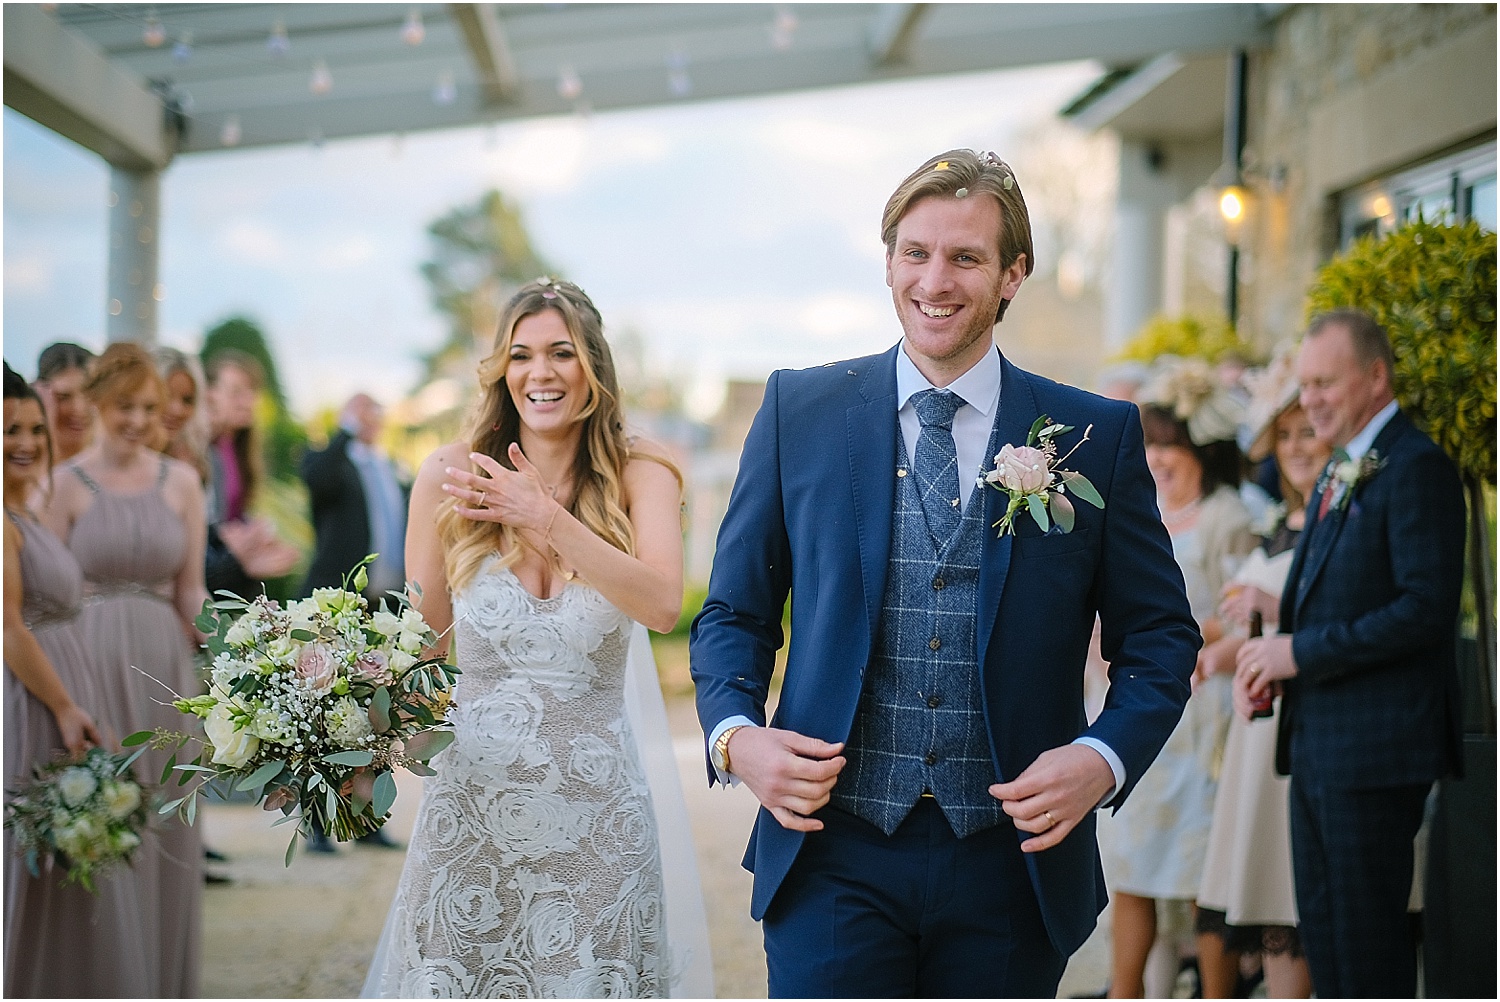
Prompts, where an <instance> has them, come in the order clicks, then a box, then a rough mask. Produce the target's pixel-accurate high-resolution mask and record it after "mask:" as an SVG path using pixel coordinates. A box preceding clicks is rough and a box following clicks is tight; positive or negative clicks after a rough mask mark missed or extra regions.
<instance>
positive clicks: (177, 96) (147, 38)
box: [41, 3, 798, 147]
mask: <svg viewBox="0 0 1500 1002" xmlns="http://www.w3.org/2000/svg"><path fill="white" fill-rule="evenodd" d="M41 6H42V8H43V9H44V10H48V11H54V10H56V8H57V7H58V6H59V5H58V4H55V3H44V4H42V5H41ZM80 6H84V7H89V8H91V9H92V10H95V11H97V12H100V13H104V14H107V15H108V16H110V17H114V18H117V19H119V20H123V21H126V22H131V23H135V24H139V26H140V30H141V42H142V44H144V45H145V46H146V47H147V48H149V49H162V48H164V47H167V46H170V52H171V58H172V61H173V62H174V63H176V64H177V65H179V66H187V65H189V64H191V63H192V61H193V58H194V53H195V49H194V45H195V33H194V31H193V30H192V29H191V28H189V27H185V26H181V25H176V24H173V23H172V21H173V20H175V18H174V16H173V14H172V12H171V10H170V8H166V15H165V17H164V16H163V14H162V12H161V11H159V10H158V8H156V7H154V6H153V7H148V8H147V9H146V11H145V13H144V15H143V14H141V12H140V8H139V7H137V6H134V5H130V6H116V5H105V4H99V5H93V4H88V5H80ZM554 6H559V7H560V6H564V5H563V4H556V5H554ZM797 28H798V19H797V15H796V13H795V12H794V11H793V10H792V7H791V5H789V4H775V5H773V7H772V16H771V22H770V24H769V25H768V26H767V31H768V36H769V43H770V45H771V47H772V48H773V49H774V50H776V51H778V52H785V51H787V50H788V49H790V48H792V46H793V44H794V41H795V36H796V32H797ZM396 34H397V37H398V38H399V40H400V42H401V43H402V44H403V45H406V46H408V47H411V48H416V47H419V46H421V45H422V43H423V42H424V41H425V40H426V38H427V26H426V25H425V24H424V23H423V18H422V8H421V7H420V6H412V7H410V8H408V9H407V12H406V16H405V18H404V19H403V20H402V21H401V23H400V25H399V27H398V28H397V31H396ZM198 44H207V40H204V41H203V42H201V43H198ZM292 49H293V38H292V33H291V32H289V31H288V29H287V24H286V21H285V20H284V19H282V18H275V19H273V20H272V21H271V23H270V25H269V27H268V29H267V34H266V40H265V56H264V57H262V58H263V59H269V60H271V61H273V62H279V61H283V60H288V59H291V58H292ZM239 58H248V57H245V56H239ZM253 61H254V62H257V63H259V62H261V61H262V60H259V59H257V60H253ZM691 68H692V62H691V58H690V56H689V54H688V52H687V51H686V50H685V49H684V48H683V47H681V46H680V45H676V46H674V47H673V48H672V49H671V50H670V51H668V52H667V54H666V56H665V59H664V65H663V69H664V71H665V76H666V85H667V90H668V92H669V93H670V94H671V95H672V96H673V97H676V98H686V97H689V96H691V95H692V93H693V77H692V73H691ZM334 70H335V66H334V65H331V64H330V62H329V60H328V59H327V57H326V56H324V55H322V54H318V55H316V56H314V57H313V58H312V60H311V62H310V64H309V70H308V78H307V90H308V93H310V94H312V95H313V96H314V97H327V96H328V95H330V94H333V93H334V90H335V74H334ZM154 85H155V86H156V87H157V89H158V91H159V92H161V93H162V94H163V99H164V101H166V102H167V103H168V104H169V106H170V107H171V108H172V109H173V110H175V111H176V112H178V113H180V114H181V115H184V116H185V115H189V114H190V113H191V111H192V107H193V99H192V95H191V94H190V93H189V92H188V91H186V90H185V89H182V88H178V87H175V86H173V85H171V84H170V82H167V83H165V84H163V83H162V82H160V81H158V82H155V84H154ZM556 89H557V95H558V97H560V98H562V99H563V100H564V101H566V102H568V103H569V104H570V105H571V106H572V108H573V111H574V112H575V113H576V114H578V115H580V116H587V115H588V114H590V112H591V102H590V101H589V97H588V93H587V88H586V86H585V82H584V80H583V78H582V76H581V75H580V74H579V71H578V69H577V67H576V66H575V65H574V64H573V63H569V62H562V63H560V64H559V65H558V67H557V71H556ZM430 97H431V100H432V103H433V104H434V105H435V106H437V107H440V108H442V107H447V106H449V105H452V104H454V103H455V102H456V101H457V100H458V98H459V79H458V76H457V75H456V74H455V73H454V71H453V69H452V68H449V67H443V68H442V69H440V70H439V71H438V73H437V76H436V78H435V80H434V81H433V84H432V88H431V91H430ZM218 138H219V144H220V145H221V146H224V147H234V146H238V145H239V144H240V142H241V141H242V140H243V139H244V127H243V125H242V123H241V119H240V115H239V114H238V113H236V112H234V111H229V112H226V113H225V114H224V116H223V118H222V119H221V120H220V122H219V132H218ZM308 140H309V142H310V143H312V145H313V146H315V147H317V146H321V145H322V143H323V134H322V132H321V130H319V129H317V128H316V127H314V128H312V129H310V130H309V133H308ZM398 142H399V140H398Z"/></svg>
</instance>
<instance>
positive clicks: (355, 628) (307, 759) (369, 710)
mask: <svg viewBox="0 0 1500 1002" xmlns="http://www.w3.org/2000/svg"><path fill="white" fill-rule="evenodd" d="M372 560H374V555H373V554H372V555H371V556H369V557H366V558H365V559H364V560H363V561H362V562H361V563H360V564H359V565H358V566H356V567H355V568H354V570H352V571H351V572H350V573H349V574H348V575H346V576H345V578H344V587H343V588H318V589H315V590H314V591H313V593H312V597H310V598H304V599H301V600H299V601H295V602H289V603H287V605H286V606H285V607H282V606H281V605H280V604H279V603H277V602H275V601H272V600H271V599H268V598H266V597H265V596H261V597H259V598H257V599H255V600H254V601H252V602H246V601H244V600H243V599H240V598H238V597H237V596H234V595H231V594H229V593H228V592H219V593H218V595H219V598H218V600H217V601H210V602H207V603H205V604H204V607H203V612H202V614H200V615H199V617H198V620H197V626H198V629H199V630H200V631H202V632H203V633H204V634H205V635H206V636H207V637H208V641H207V645H206V646H207V647H208V652H209V655H210V657H212V659H213V661H212V663H211V665H210V667H209V691H208V693H207V694H206V695H203V696H196V697H193V698H191V699H178V700H176V701H175V702H174V704H173V705H174V706H176V707H177V709H179V710H181V711H182V712H183V713H187V714H191V715H192V716H194V717H198V718H200V719H201V720H202V722H203V723H202V735H201V736H199V735H188V734H183V733H180V732H169V731H156V732H152V731H141V732H138V733H136V734H132V735H131V736H130V737H128V738H126V739H125V741H124V743H125V744H126V745H134V744H144V743H148V742H149V743H150V744H151V745H152V746H153V747H157V748H171V749H172V755H171V756H170V757H169V758H168V761H167V764H166V768H165V769H164V770H163V773H162V784H163V785H166V783H167V780H168V779H170V778H171V776H172V774H173V773H174V772H175V773H177V774H178V779H177V783H178V785H179V786H184V785H187V786H188V789H187V792H186V793H185V794H184V795H183V796H182V797H179V798H177V799H176V800H172V801H170V802H168V803H166V804H163V805H162V806H161V807H160V808H159V810H160V811H161V812H162V813H163V814H165V813H170V812H172V811H177V812H178V813H179V815H181V816H182V818H183V819H184V820H185V821H187V822H188V823H189V824H192V823H193V820H194V819H195V817H196V813H197V803H198V797H199V795H200V794H201V793H202V791H203V788H204V786H206V785H208V784H210V783H215V784H218V785H219V786H220V787H221V788H224V789H225V790H226V792H227V790H229V789H232V790H240V791H245V790H251V791H255V798H256V800H257V801H258V802H262V803H263V806H264V807H265V809H266V810H268V811H275V810H279V811H281V813H282V814H283V815H284V817H283V819H282V820H281V821H278V822H277V824H282V823H284V822H286V821H290V820H293V814H294V812H296V815H297V820H298V827H297V834H294V835H293V836H292V841H291V844H290V845H289V846H287V855H286V859H287V862H288V864H290V862H291V858H292V852H293V850H294V849H295V847H296V844H297V835H301V836H303V837H307V836H309V835H311V834H312V832H313V830H314V827H313V826H314V825H316V826H317V827H318V828H320V829H321V830H322V831H324V832H327V833H328V834H329V835H331V836H333V837H334V838H337V839H340V840H347V839H351V838H357V837H359V836H361V835H368V834H370V833H371V832H374V831H375V830H377V829H378V828H380V826H381V825H383V824H384V823H385V822H386V820H387V819H388V817H389V815H390V809H391V805H392V804H393V803H394V802H395V800H396V782H395V779H394V776H393V775H392V773H393V770H394V769H396V768H398V767H402V768H406V769H409V770H411V771H412V772H415V773H417V774H418V775H422V776H431V775H434V772H433V770H432V769H431V768H430V767H429V766H428V765H427V763H428V762H429V761H430V760H431V759H432V757H433V756H434V755H436V754H437V753H438V752H440V751H442V750H443V749H444V748H446V747H447V746H448V745H449V744H450V743H452V741H453V732H452V731H451V730H447V729H445V728H444V727H443V720H442V713H443V709H444V708H445V707H446V704H447V698H448V694H449V692H450V691H451V690H452V688H453V683H454V681H455V679H456V677H457V676H458V673H459V672H458V669H457V668H455V667H453V666H452V665H449V664H445V663H443V660H442V659H441V658H423V657H422V652H423V651H424V650H426V649H428V648H430V647H432V646H433V645H435V644H436V643H437V639H438V638H437V636H436V635H435V634H434V633H433V631H432V628H431V627H429V626H428V625H427V621H426V620H424V619H423V618H422V614H421V613H420V612H418V611H417V610H416V609H415V608H413V607H412V606H411V603H410V602H409V601H408V600H407V597H406V595H405V594H400V593H396V592H391V593H390V595H391V599H392V604H391V608H386V607H385V603H382V604H381V607H380V608H378V609H376V610H375V611H373V612H371V611H370V608H369V603H368V602H366V600H365V598H364V596H362V595H361V594H360V592H362V591H363V590H364V589H365V587H366V584H367V583H368V581H367V577H366V572H365V568H366V567H367V566H368V565H369V563H370V562H371V561H372ZM190 742H193V743H195V744H196V745H197V746H199V747H201V750H200V751H199V753H198V755H197V756H196V757H195V758H193V759H192V761H191V762H183V763H179V762H178V760H177V758H178V753H179V752H181V751H182V750H183V749H184V748H186V747H187V746H188V745H189V743H190ZM190 783H191V785H188V784H190Z"/></svg>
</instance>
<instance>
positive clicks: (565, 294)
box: [437, 278, 682, 593]
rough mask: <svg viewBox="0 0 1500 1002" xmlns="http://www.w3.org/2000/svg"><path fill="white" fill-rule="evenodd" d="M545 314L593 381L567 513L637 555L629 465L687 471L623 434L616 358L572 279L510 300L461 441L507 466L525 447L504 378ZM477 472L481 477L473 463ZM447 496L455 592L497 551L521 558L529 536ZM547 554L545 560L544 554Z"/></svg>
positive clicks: (440, 525)
mask: <svg viewBox="0 0 1500 1002" xmlns="http://www.w3.org/2000/svg"><path fill="white" fill-rule="evenodd" d="M543 310H556V311H557V312H558V313H559V314H560V315H561V316H562V318H563V323H565V324H566V325H567V328H568V333H569V334H570V335H571V336H572V338H573V344H574V346H575V348H577V349H578V358H579V361H580V363H581V365H582V367H583V374H584V379H585V380H586V381H587V383H588V388H589V397H588V400H587V402H586V403H585V404H584V407H583V410H581V411H580V412H579V414H578V417H577V418H576V419H575V420H577V421H579V422H580V423H582V424H583V434H582V435H580V436H579V441H578V454H577V455H576V456H575V457H574V460H573V470H572V481H573V496H572V499H571V501H570V502H569V504H568V511H569V512H570V513H572V515H573V516H574V517H575V518H577V519H578V520H579V521H580V522H582V523H583V524H584V525H586V526H588V527H589V529H590V530H592V531H593V532H594V533H595V534H596V535H597V536H599V537H600V538H601V539H603V540H604V541H605V542H607V543H609V544H610V545H611V546H614V547H616V548H618V549H620V550H623V551H624V552H626V553H630V554H632V555H633V554H634V553H635V533H634V531H633V530H632V528H631V525H630V518H629V517H628V516H627V514H626V511H625V505H626V502H627V499H626V497H625V489H624V477H625V464H626V463H628V462H629V461H630V460H631V459H633V458H641V459H650V460H653V461H655V462H658V463H661V464H662V465H663V466H665V467H667V469H669V470H671V471H672V473H673V475H674V476H676V477H677V481H678V484H679V486H680V485H681V483H682V474H681V472H680V471H678V469H677V467H676V466H675V465H673V463H672V462H671V461H670V460H669V459H667V458H666V457H665V456H660V455H657V454H655V453H651V452H644V451H641V450H638V449H634V448H632V443H631V442H630V441H629V440H627V439H626V437H625V425H624V420H623V412H622V409H621V406H620V385H619V381H618V378H617V377H616V375H615V361H614V356H613V355H611V354H610V350H609V344H608V342H606V341H605V340H604V320H603V318H602V317H600V315H599V310H598V309H597V308H596V307H595V306H594V304H593V302H592V301H591V300H590V299H589V297H588V296H587V294H585V293H584V291H583V290H582V289H580V288H578V286H576V285H574V284H573V283H571V282H563V281H559V280H556V279H550V278H543V279H538V280H536V281H535V282H532V283H530V284H528V285H525V286H523V287H522V288H521V290H520V291H519V292H517V293H516V294H515V295H514V296H512V297H511V300H510V302H509V303H507V304H506V306H505V309H504V311H503V312H502V314H501V316H500V329H499V332H498V333H497V334H496V335H495V347H494V350H493V351H492V352H491V353H490V354H489V356H488V357H486V358H485V359H484V360H483V361H481V362H480V363H479V388H480V394H479V400H478V401H477V402H476V404H475V406H474V409H473V411H472V412H471V413H470V415H469V421H468V425H467V426H466V428H465V429H464V438H465V439H466V440H467V441H468V442H469V443H470V448H471V449H472V451H474V452H482V453H484V454H485V455H487V456H489V457H491V458H492V459H494V460H495V461H496V462H498V463H500V464H501V465H502V466H505V467H507V468H508V469H515V465H514V464H513V463H512V462H511V461H510V455H509V449H510V444H511V443H512V442H516V443H517V444H519V443H520V440H521V438H520V436H521V416H520V414H519V413H518V412H517V411H516V405H515V401H514V400H513V399H512V398H511V394H510V388H509V387H508V386H507V385H506V382H505V373H506V370H507V369H508V368H509V366H510V346H511V340H512V338H513V337H514V335H515V330H516V326H517V325H518V324H519V323H520V322H521V321H522V320H524V319H525V318H526V317H529V316H532V315H533V314H537V313H541V312H542V311H543ZM471 469H472V470H473V471H474V472H476V473H481V474H482V473H483V470H480V469H479V468H478V467H477V466H476V465H472V464H471ZM456 504H457V502H456V500H455V499H454V498H452V497H445V498H444V499H443V500H442V502H441V503H439V505H438V516H437V530H438V538H439V539H440V540H441V542H442V545H443V570H444V573H445V576H446V577H447V583H448V590H449V592H450V593H453V592H457V591H459V590H460V589H461V588H463V586H464V585H466V584H468V583H469V581H470V580H471V579H472V578H473V577H474V575H475V573H476V572H478V570H479V568H480V565H482V564H483V563H484V561H485V560H486V559H488V558H489V557H490V556H492V555H495V554H498V555H499V557H500V564H501V566H502V567H509V566H511V565H512V564H514V563H515V562H516V561H518V560H520V559H521V547H523V546H527V545H529V544H527V542H526V541H525V538H524V537H523V536H521V535H520V533H518V532H517V531H516V530H515V529H514V528H512V527H511V526H508V525H504V524H501V523H496V522H476V521H472V520H470V519H467V518H464V517H463V516H462V515H460V514H458V513H457V512H456V511H455V510H454V508H455V506H456ZM543 556H547V555H546V554H543Z"/></svg>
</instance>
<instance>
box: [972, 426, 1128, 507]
mask: <svg viewBox="0 0 1500 1002" xmlns="http://www.w3.org/2000/svg"><path fill="white" fill-rule="evenodd" d="M1072 430H1073V426H1072V425H1066V424H1057V423H1055V422H1054V421H1053V420H1052V419H1051V418H1049V417H1048V416H1047V415H1045V414H1043V415H1042V416H1041V417H1039V418H1037V419H1036V421H1035V423H1033V424H1032V426H1031V430H1030V431H1029V432H1027V433H1026V444H1025V445H1008V444H1007V445H1003V446H1001V447H1000V452H999V453H998V454H996V456H995V468H994V469H993V470H990V471H989V472H988V473H985V474H982V475H981V476H980V477H979V485H980V486H981V487H983V486H984V485H985V484H989V485H990V486H991V487H993V488H995V489H996V490H998V491H1004V492H1005V494H1006V495H1008V496H1009V498H1010V503H1009V504H1007V505H1006V506H1005V514H1004V515H1002V516H1000V521H998V522H996V523H995V524H994V526H993V528H995V529H998V530H1000V535H1002V536H1004V535H1006V534H1007V533H1012V534H1013V533H1014V532H1015V519H1016V516H1017V515H1018V514H1019V513H1020V512H1022V511H1024V512H1026V513H1027V514H1029V515H1030V516H1031V517H1032V519H1033V520H1034V521H1035V522H1036V524H1037V525H1038V526H1039V527H1040V528H1041V530H1042V532H1048V531H1049V530H1050V529H1051V528H1052V525H1053V524H1054V523H1056V525H1057V527H1058V529H1059V530H1061V531H1062V532H1072V531H1073V524H1074V521H1075V513H1074V511H1073V502H1072V501H1070V500H1069V499H1068V497H1067V495H1068V494H1072V495H1073V496H1074V497H1076V498H1079V499H1080V500H1083V501H1086V502H1088V503H1089V504H1091V505H1093V506H1094V507H1095V508H1103V507H1104V499H1103V498H1102V497H1100V496H1099V492H1098V491H1097V490H1095V489H1094V485H1093V484H1091V483H1090V482H1089V478H1088V477H1086V476H1084V475H1083V474H1082V473H1078V472H1076V471H1074V470H1064V469H1059V468H1058V464H1059V463H1062V462H1064V461H1066V460H1067V458H1068V456H1071V455H1073V453H1074V452H1076V451H1078V447H1079V446H1080V445H1082V444H1083V443H1085V442H1087V441H1088V440H1089V432H1091V431H1093V430H1094V426H1093V425H1089V426H1088V427H1087V428H1085V429H1084V430H1083V437H1082V438H1080V439H1079V440H1078V442H1077V444H1076V445H1074V446H1073V448H1071V449H1069V450H1068V451H1067V453H1066V454H1064V455H1063V456H1058V454H1057V436H1059V435H1062V434H1064V433H1065V432H1070V431H1072Z"/></svg>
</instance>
